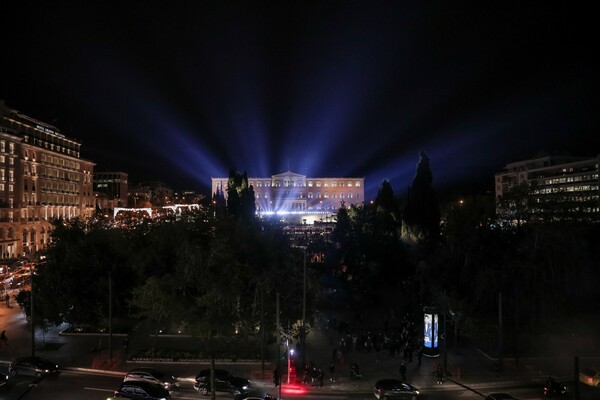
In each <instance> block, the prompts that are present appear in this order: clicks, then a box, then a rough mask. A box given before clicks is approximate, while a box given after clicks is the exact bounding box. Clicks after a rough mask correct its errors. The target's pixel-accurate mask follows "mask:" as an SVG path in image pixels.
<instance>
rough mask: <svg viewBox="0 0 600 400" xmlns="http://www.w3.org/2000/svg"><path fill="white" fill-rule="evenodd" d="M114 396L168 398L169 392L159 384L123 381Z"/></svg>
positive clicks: (151, 398)
mask: <svg viewBox="0 0 600 400" xmlns="http://www.w3.org/2000/svg"><path fill="white" fill-rule="evenodd" d="M114 397H125V398H126V399H144V400H170V399H171V394H170V393H169V391H168V390H167V389H165V388H164V387H163V386H162V385H161V384H158V383H152V382H146V381H123V383H122V384H121V386H120V387H119V388H118V389H117V390H115V393H114Z"/></svg>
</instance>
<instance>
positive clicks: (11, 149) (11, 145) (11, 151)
mask: <svg viewBox="0 0 600 400" xmlns="http://www.w3.org/2000/svg"><path fill="white" fill-rule="evenodd" d="M8 153H9V154H15V144H14V143H12V142H11V143H9V144H8Z"/></svg>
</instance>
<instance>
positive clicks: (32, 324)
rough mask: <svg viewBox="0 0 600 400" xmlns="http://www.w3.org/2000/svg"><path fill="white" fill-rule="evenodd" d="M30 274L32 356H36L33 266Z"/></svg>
mask: <svg viewBox="0 0 600 400" xmlns="http://www.w3.org/2000/svg"><path fill="white" fill-rule="evenodd" d="M29 275H30V277H31V285H30V286H31V293H30V299H29V302H30V304H29V307H30V308H29V315H30V317H31V318H30V319H31V357H35V323H34V320H33V268H31V267H30V268H29Z"/></svg>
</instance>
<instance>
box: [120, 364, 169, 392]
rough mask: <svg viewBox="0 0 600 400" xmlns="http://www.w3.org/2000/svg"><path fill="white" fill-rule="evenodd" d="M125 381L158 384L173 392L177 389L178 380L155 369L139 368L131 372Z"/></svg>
mask: <svg viewBox="0 0 600 400" xmlns="http://www.w3.org/2000/svg"><path fill="white" fill-rule="evenodd" d="M123 380H124V381H146V382H152V383H158V384H159V385H162V386H163V387H164V388H165V389H167V390H169V391H170V390H173V389H174V388H175V385H176V382H177V378H175V377H174V376H172V375H169V374H165V373H164V372H162V371H159V370H157V369H154V368H146V367H139V368H135V369H132V370H131V371H129V372H128V373H127V374H126V375H125V377H124V378H123Z"/></svg>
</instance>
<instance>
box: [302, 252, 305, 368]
mask: <svg viewBox="0 0 600 400" xmlns="http://www.w3.org/2000/svg"><path fill="white" fill-rule="evenodd" d="M302 249H303V253H304V257H303V264H304V266H303V267H304V268H303V269H304V272H303V278H302V368H304V366H305V365H306V322H305V321H306V246H303V247H302Z"/></svg>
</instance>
